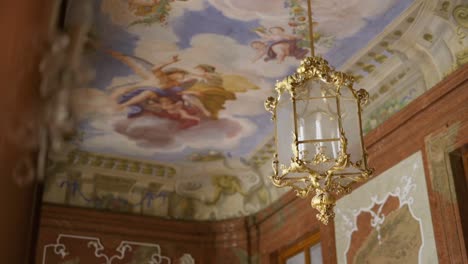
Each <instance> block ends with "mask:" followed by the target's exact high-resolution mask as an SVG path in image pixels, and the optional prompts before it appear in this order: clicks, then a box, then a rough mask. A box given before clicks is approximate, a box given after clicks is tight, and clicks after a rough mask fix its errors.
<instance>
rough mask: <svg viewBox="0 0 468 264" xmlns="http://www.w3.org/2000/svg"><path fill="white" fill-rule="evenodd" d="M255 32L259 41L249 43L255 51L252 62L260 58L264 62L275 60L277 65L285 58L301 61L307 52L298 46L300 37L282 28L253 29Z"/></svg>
mask: <svg viewBox="0 0 468 264" xmlns="http://www.w3.org/2000/svg"><path fill="white" fill-rule="evenodd" d="M255 32H256V33H257V35H259V36H260V37H261V39H260V40H255V41H253V42H252V43H250V46H251V47H252V48H253V49H255V50H256V51H257V55H256V56H255V57H254V58H253V60H252V62H256V61H258V60H259V59H261V58H264V61H270V60H277V61H278V63H282V62H283V61H284V60H285V59H286V57H295V58H296V59H298V60H301V59H303V58H305V56H306V55H307V53H308V52H309V51H308V50H306V49H304V48H302V47H300V46H299V45H298V41H300V40H301V38H300V37H298V36H296V35H292V34H288V33H286V32H285V30H284V28H282V27H271V28H269V29H268V31H267V30H266V29H265V28H263V27H261V28H257V29H255Z"/></svg>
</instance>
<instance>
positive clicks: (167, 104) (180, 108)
mask: <svg viewBox="0 0 468 264" xmlns="http://www.w3.org/2000/svg"><path fill="white" fill-rule="evenodd" d="M147 104H148V106H147V109H154V110H155V111H158V109H161V110H163V111H165V112H167V113H168V114H169V115H174V116H176V119H185V120H194V121H196V122H197V123H198V122H200V117H198V116H196V115H193V114H190V113H189V112H187V111H186V110H185V109H184V103H183V102H182V101H177V102H174V101H172V99H171V98H169V97H161V98H159V100H157V101H154V100H149V101H148V102H147Z"/></svg>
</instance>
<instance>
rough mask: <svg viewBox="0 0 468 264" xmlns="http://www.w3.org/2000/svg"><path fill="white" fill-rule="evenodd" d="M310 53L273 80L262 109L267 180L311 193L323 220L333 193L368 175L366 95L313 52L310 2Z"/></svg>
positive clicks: (347, 189) (329, 216) (330, 213)
mask: <svg viewBox="0 0 468 264" xmlns="http://www.w3.org/2000/svg"><path fill="white" fill-rule="evenodd" d="M308 7H309V26H310V34H311V36H310V39H311V53H312V56H311V57H307V58H305V59H304V60H303V61H302V62H301V65H300V66H299V68H298V69H297V70H296V72H295V73H294V74H292V75H290V76H287V77H286V78H285V79H284V80H282V81H279V82H277V84H276V87H275V88H276V89H275V90H276V93H277V96H276V97H268V99H267V100H266V101H265V108H266V109H267V111H269V112H270V113H271V114H272V119H273V121H274V123H275V141H276V153H275V154H274V158H273V172H274V174H273V176H271V180H272V182H273V184H274V185H275V186H277V187H286V186H288V187H291V188H292V189H293V190H294V191H295V192H296V194H297V195H298V196H299V197H302V198H304V197H307V196H308V195H309V194H310V193H315V196H314V197H313V198H312V201H311V206H312V207H313V208H315V209H317V211H318V212H319V213H318V214H317V218H318V219H319V220H320V221H321V222H322V223H324V224H327V223H328V221H329V220H330V219H333V217H334V212H333V208H334V206H335V202H336V196H338V195H341V194H345V193H348V192H350V190H351V185H352V184H353V183H356V182H362V181H365V180H367V179H368V178H369V177H370V176H371V175H372V172H373V170H372V169H370V168H368V165H367V154H366V152H365V149H364V143H363V132H362V120H361V112H362V107H363V105H364V104H365V103H366V102H367V99H368V97H369V94H368V93H367V91H366V90H363V89H361V90H355V89H354V88H353V84H354V78H353V77H352V76H351V75H348V74H346V73H343V72H340V71H336V70H335V69H334V68H333V67H331V66H329V64H328V62H327V61H326V60H325V59H323V58H321V57H316V56H314V52H313V47H314V44H313V38H312V36H313V32H312V18H311V15H312V13H311V4H310V0H309V1H308Z"/></svg>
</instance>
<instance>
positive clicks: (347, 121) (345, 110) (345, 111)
mask: <svg viewBox="0 0 468 264" xmlns="http://www.w3.org/2000/svg"><path fill="white" fill-rule="evenodd" d="M340 94H341V96H340V99H339V102H340V110H341V117H342V120H343V130H344V132H345V135H346V138H347V140H348V146H347V153H348V154H350V162H351V165H353V164H354V165H357V166H358V165H359V164H360V162H361V161H362V159H363V153H364V152H363V143H362V138H361V134H362V131H361V123H360V119H359V115H360V113H359V110H360V108H359V101H358V99H357V97H356V94H355V92H353V91H352V90H351V89H350V88H348V87H341V89H340ZM358 167H359V166H358ZM360 169H362V170H364V169H365V168H360ZM360 169H358V168H355V167H353V166H350V167H348V168H347V169H345V170H343V171H341V173H342V174H356V175H360V174H361V172H360Z"/></svg>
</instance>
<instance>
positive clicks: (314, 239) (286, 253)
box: [278, 232, 323, 264]
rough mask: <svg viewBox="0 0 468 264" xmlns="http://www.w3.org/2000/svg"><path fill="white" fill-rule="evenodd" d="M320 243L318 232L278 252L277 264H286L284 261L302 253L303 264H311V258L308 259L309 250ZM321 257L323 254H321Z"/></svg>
mask: <svg viewBox="0 0 468 264" xmlns="http://www.w3.org/2000/svg"><path fill="white" fill-rule="evenodd" d="M318 243H320V232H317V233H315V234H313V235H311V236H309V237H307V238H305V239H303V240H301V241H299V242H297V243H295V244H293V245H291V246H290V247H288V248H286V249H284V250H282V251H280V253H279V255H278V263H279V264H286V261H287V260H288V259H289V258H291V257H293V256H295V255H297V254H299V253H301V252H304V257H305V263H307V264H309V263H311V258H310V249H311V248H312V247H313V246H315V245H317V244H318ZM322 255H323V254H322Z"/></svg>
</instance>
